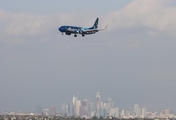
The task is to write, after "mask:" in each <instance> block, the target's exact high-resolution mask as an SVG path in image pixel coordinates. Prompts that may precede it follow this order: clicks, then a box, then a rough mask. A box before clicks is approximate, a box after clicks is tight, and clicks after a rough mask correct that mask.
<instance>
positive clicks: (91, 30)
mask: <svg viewBox="0 0 176 120" xmlns="http://www.w3.org/2000/svg"><path fill="white" fill-rule="evenodd" d="M107 28H108V25H107V26H106V27H105V28H100V29H89V30H83V31H84V32H93V31H100V30H107Z"/></svg>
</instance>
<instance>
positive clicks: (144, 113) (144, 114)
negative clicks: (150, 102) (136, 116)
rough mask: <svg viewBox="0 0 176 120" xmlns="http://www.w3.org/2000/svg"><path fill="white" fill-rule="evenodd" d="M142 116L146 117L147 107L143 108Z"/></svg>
mask: <svg viewBox="0 0 176 120" xmlns="http://www.w3.org/2000/svg"><path fill="white" fill-rule="evenodd" d="M141 118H146V108H142V115H141Z"/></svg>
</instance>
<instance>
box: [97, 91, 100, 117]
mask: <svg viewBox="0 0 176 120" xmlns="http://www.w3.org/2000/svg"><path fill="white" fill-rule="evenodd" d="M100 110H101V97H100V93H99V92H97V95H96V113H97V116H98V117H99V116H100Z"/></svg>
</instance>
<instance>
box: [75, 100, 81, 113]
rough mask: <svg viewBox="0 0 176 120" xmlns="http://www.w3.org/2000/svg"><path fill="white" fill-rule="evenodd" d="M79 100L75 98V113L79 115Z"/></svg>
mask: <svg viewBox="0 0 176 120" xmlns="http://www.w3.org/2000/svg"><path fill="white" fill-rule="evenodd" d="M80 106H81V100H76V115H78V116H80Z"/></svg>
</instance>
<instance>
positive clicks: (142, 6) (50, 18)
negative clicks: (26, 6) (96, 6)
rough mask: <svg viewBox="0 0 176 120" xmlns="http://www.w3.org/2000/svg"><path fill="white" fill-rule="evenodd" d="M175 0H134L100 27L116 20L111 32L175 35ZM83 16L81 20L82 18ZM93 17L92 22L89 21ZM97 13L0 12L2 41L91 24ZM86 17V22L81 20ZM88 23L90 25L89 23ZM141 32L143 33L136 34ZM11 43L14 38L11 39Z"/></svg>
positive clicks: (111, 14)
mask: <svg viewBox="0 0 176 120" xmlns="http://www.w3.org/2000/svg"><path fill="white" fill-rule="evenodd" d="M171 4H172V0H134V1H133V2H131V3H130V4H128V5H127V6H125V7H124V8H123V9H121V10H119V11H114V12H111V13H109V14H107V15H104V16H102V15H99V16H100V17H101V19H100V20H101V21H100V23H101V25H100V26H105V25H106V24H107V23H109V21H111V20H112V19H113V22H112V24H111V25H110V29H111V30H114V29H124V30H125V29H128V28H131V29H134V31H135V28H139V27H140V28H144V32H146V33H148V34H149V35H152V36H153V35H154V36H158V35H166V36H174V37H176V35H175V32H176V22H175V21H176V16H175V15H174V14H175V12H176V6H170V5H171ZM80 16H81V17H80ZM87 16H92V19H87ZM96 16H98V15H97V14H96V13H93V14H92V12H90V11H89V12H87V13H83V12H80V13H70V14H68V13H64V14H52V15H37V14H29V13H18V14H13V13H9V12H6V11H4V10H0V24H1V28H0V36H1V37H0V38H1V41H2V40H3V39H6V38H7V37H11V38H12V37H26V38H27V37H36V36H37V37H38V36H42V35H46V34H48V33H50V32H52V31H54V30H57V28H58V27H59V26H60V25H64V24H70V25H83V26H84V25H86V26H90V25H92V22H94V19H95V18H96ZM82 18H83V19H82ZM86 23H87V24H86ZM136 32H140V31H136ZM11 40H12V39H11Z"/></svg>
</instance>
